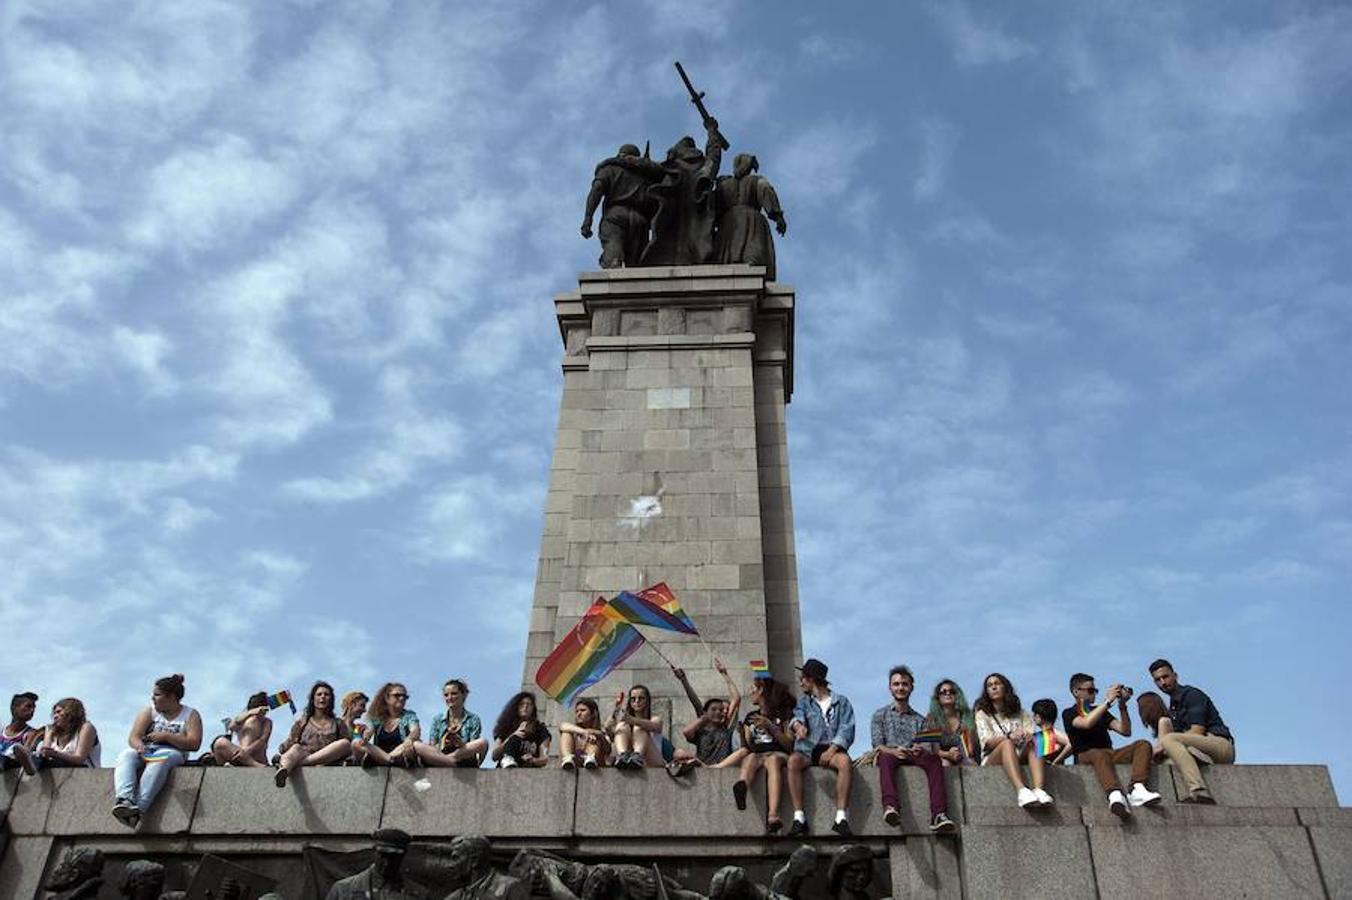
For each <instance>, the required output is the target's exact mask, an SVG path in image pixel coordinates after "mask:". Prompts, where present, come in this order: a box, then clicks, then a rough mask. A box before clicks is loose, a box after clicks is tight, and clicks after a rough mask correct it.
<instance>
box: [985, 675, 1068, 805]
mask: <svg viewBox="0 0 1352 900" xmlns="http://www.w3.org/2000/svg"><path fill="white" fill-rule="evenodd" d="M1036 732H1037V726H1036V725H1034V724H1033V717H1032V716H1030V715H1029V714H1028V713H1027V712H1025V711H1024V709H1023V706H1022V705H1021V704H1020V702H1019V695H1018V694H1016V693H1014V685H1012V684H1010V682H1009V679H1008V678H1006V677H1005V676H1003V675H1001V674H1000V673H999V672H993V673H991V674H990V675H987V676H986V681H985V683H984V687H983V689H982V691H981V699H980V700H978V701H976V736H977V740H978V741H980V743H981V752H982V755H983V759H982V761H981V764H982V765H983V766H1003V767H1004V769H1005V774H1006V775H1007V776H1009V783H1010V784H1012V785H1013V786H1014V789H1015V790H1016V791H1017V792H1018V800H1019V806H1021V807H1023V808H1024V809H1027V808H1029V807H1043V806H1051V805H1052V803H1053V802H1055V801H1053V800H1052V797H1051V795H1050V794H1048V793H1047V792H1046V791H1045V790H1043V787H1042V786H1043V784H1044V783H1045V779H1046V776H1047V772H1046V765H1045V764H1044V763H1043V761H1042V757H1040V756H1038V755H1037V750H1036V747H1035V744H1036V742H1035V741H1034V740H1033V736H1034V734H1035V733H1036ZM1023 760H1027V762H1028V771H1029V773H1030V774H1031V775H1032V779H1033V786H1032V788H1029V787H1028V786H1027V785H1025V784H1024V781H1023V772H1022V771H1021V770H1020V768H1019V763H1020V762H1021V761H1023Z"/></svg>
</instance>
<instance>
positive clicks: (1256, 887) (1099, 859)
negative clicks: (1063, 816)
mask: <svg viewBox="0 0 1352 900" xmlns="http://www.w3.org/2000/svg"><path fill="white" fill-rule="evenodd" d="M1088 832H1089V843H1090V847H1091V848H1092V850H1093V853H1094V871H1095V872H1096V873H1097V877H1098V889H1099V897H1100V898H1102V900H1111V898H1116V897H1121V898H1131V900H1135V898H1138V897H1140V896H1142V892H1143V891H1144V890H1146V889H1147V888H1148V886H1149V885H1151V884H1154V885H1156V886H1159V887H1161V888H1162V887H1163V886H1164V885H1167V886H1168V896H1172V897H1322V896H1324V894H1323V890H1322V886H1321V885H1320V880H1319V873H1318V871H1317V870H1316V868H1315V861H1314V854H1313V853H1312V852H1311V849H1310V841H1309V839H1308V838H1307V837H1306V834H1305V830H1304V829H1302V828H1281V827H1271V826H1233V827H1225V828H1209V827H1205V826H1199V827H1195V828H1170V829H1164V828H1140V829H1133V830H1128V829H1121V828H1118V829H1114V828H1090V829H1088ZM1145 872H1149V873H1150V875H1149V880H1148V881H1145V882H1143V880H1142V875H1143V873H1145ZM1070 896H1079V895H1078V894H1071V895H1070ZM1334 896H1337V895H1336V894H1335V895H1334Z"/></svg>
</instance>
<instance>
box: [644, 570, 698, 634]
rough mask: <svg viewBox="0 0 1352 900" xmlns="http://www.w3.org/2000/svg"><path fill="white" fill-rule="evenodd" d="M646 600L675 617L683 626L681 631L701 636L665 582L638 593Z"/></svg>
mask: <svg viewBox="0 0 1352 900" xmlns="http://www.w3.org/2000/svg"><path fill="white" fill-rule="evenodd" d="M636 593H637V594H638V595H639V596H640V597H642V598H643V599H644V600H647V601H648V602H649V603H652V604H653V605H655V606H658V607H660V608H662V609H663V610H665V611H666V612H668V613H670V614H671V615H672V616H673V617H675V618H676V619H677V620H678V621H679V622H680V623H681V625H682V626H683V627H682V628H680V629H679V630H680V631H684V632H685V633H686V634H699V629H698V628H696V627H695V623H694V621H693V620H692V619H691V618H690V617H689V616H688V615H686V613H685V610H684V609H682V608H681V601H679V600H677V599H676V595H675V594H673V593H672V592H671V588H669V587H667V583H666V582H665V581H661V582H658V583H657V584H655V585H653V586H652V587H646V588H644V589H643V590H641V591H637V592H636Z"/></svg>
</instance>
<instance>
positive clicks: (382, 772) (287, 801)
mask: <svg viewBox="0 0 1352 900" xmlns="http://www.w3.org/2000/svg"><path fill="white" fill-rule="evenodd" d="M204 771H205V777H204V778H203V779H202V790H201V793H200V795H199V797H198V801H197V812H196V814H195V815H194V816H193V820H192V833H193V834H195V835H206V834H288V833H301V834H307V833H308V834H370V833H371V832H372V831H374V830H375V829H376V828H377V826H378V825H379V823H380V811H381V808H382V806H383V805H384V802H385V782H386V780H387V777H388V770H387V769H372V770H365V769H355V768H324V767H315V768H304V769H300V770H299V771H297V772H295V773H294V774H293V775H292V777H291V782H290V783H289V784H288V785H287V786H286V787H285V788H281V789H279V788H278V787H277V786H276V785H274V784H273V783H272V777H271V773H270V772H259V771H255V770H252V769H237V768H231V769H207V770H204ZM176 774H177V773H176Z"/></svg>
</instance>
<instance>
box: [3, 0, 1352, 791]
mask: <svg viewBox="0 0 1352 900" xmlns="http://www.w3.org/2000/svg"><path fill="white" fill-rule="evenodd" d="M437 7H443V9H437ZM1021 8H1022V9H1023V10H1024V12H1023V13H1022V14H1021V15H1018V16H1014V15H1011V14H1009V13H1008V10H1007V9H1005V8H1004V7H1003V6H996V5H990V6H987V5H978V4H975V3H972V4H963V3H960V2H953V3H942V4H925V3H918V2H917V3H897V4H888V5H882V4H879V5H877V6H875V7H871V8H870V12H869V13H867V14H864V13H859V14H857V15H851V16H842V15H838V14H832V13H829V12H827V11H826V10H825V8H824V7H822V5H821V4H817V3H778V4H774V5H766V6H764V7H762V8H760V9H759V10H756V9H753V8H752V7H751V6H750V5H748V4H726V3H717V2H685V3H679V4H674V3H656V2H639V3H630V4H625V5H619V4H616V5H607V6H602V5H586V4H581V3H576V4H574V3H550V4H545V3H522V2H495V3H492V4H464V3H457V4H405V3H376V2H366V0H363V2H353V3H317V2H299V0H296V2H281V0H277V2H257V3H242V2H219V3H212V2H205V0H203V2H194V3H156V4H151V3H126V4H123V3H119V4H108V3H103V2H78V0H62V2H59V3H58V2H51V3H37V4H35V3H29V2H22V0H15V2H6V3H4V4H3V5H0V614H2V615H3V619H4V621H5V622H6V623H7V627H6V640H5V649H4V652H3V653H2V654H0V683H2V684H3V686H4V692H5V693H6V694H8V693H10V692H11V691H12V690H18V689H22V688H32V689H36V690H37V691H39V692H40V693H41V694H42V695H43V698H44V703H45V702H46V701H48V700H54V699H56V698H57V697H59V696H62V695H66V694H75V695H78V696H81V697H84V698H85V699H86V700H87V701H88V703H89V705H90V708H91V714H92V717H93V719H94V721H95V722H96V723H97V724H99V725H100V726H102V727H103V729H104V731H105V734H106V735H107V744H108V746H116V745H118V744H119V743H120V741H121V736H122V734H123V733H124V729H125V727H126V724H127V723H128V722H129V721H130V718H131V716H132V715H133V713H134V711H135V709H136V707H137V706H138V705H140V704H142V703H144V698H145V697H146V695H147V692H148V690H149V683H150V681H151V680H152V679H153V678H154V677H156V676H159V675H162V674H165V673H168V672H172V671H182V672H185V673H187V676H188V691H189V694H188V701H189V702H190V703H192V704H194V705H197V706H199V707H200V708H201V709H202V710H203V712H204V714H206V715H207V717H208V718H209V719H212V718H216V717H218V716H221V715H225V714H227V713H229V712H233V711H235V710H236V709H237V708H238V707H239V706H240V705H241V703H242V701H243V700H244V697H245V696H246V695H247V694H248V693H249V692H250V691H252V690H255V689H259V688H264V689H269V690H275V689H277V688H281V687H291V688H293V689H295V690H297V691H303V690H304V689H305V687H306V686H307V685H308V684H309V682H310V681H311V680H312V679H314V678H315V677H319V676H323V677H327V678H330V679H332V680H333V681H335V682H336V683H337V684H338V686H339V689H340V690H344V689H347V688H349V687H353V686H360V687H364V688H366V689H368V690H369V689H371V688H372V687H374V686H375V685H376V684H378V682H379V681H380V680H383V679H384V678H386V677H397V678H400V679H402V680H404V681H406V682H407V683H408V684H409V686H410V687H411V689H412V693H413V703H412V706H413V707H414V708H415V709H418V710H420V711H423V712H424V715H429V714H430V713H432V712H433V711H434V710H435V709H436V707H437V704H438V689H439V685H440V683H441V681H442V679H444V678H445V677H446V676H448V675H452V674H455V675H462V676H464V677H467V678H468V679H469V681H470V683H471V685H472V687H473V689H474V696H473V697H472V698H471V708H477V709H478V710H479V711H480V713H481V714H483V715H485V716H487V715H489V714H491V713H493V712H494V711H495V710H496V707H497V705H498V704H499V703H500V702H501V701H502V699H504V698H505V696H506V694H507V693H508V692H509V691H510V690H511V689H512V688H513V686H514V685H515V683H516V682H517V679H518V678H519V676H520V670H521V659H522V651H523V646H524V639H525V632H526V623H527V615H528V612H529V606H530V597H531V591H532V585H533V580H534V568H535V557H536V552H537V545H538V540H539V533H540V528H541V524H542V505H543V499H544V495H545V488H546V473H547V468H548V463H549V456H550V451H551V442H552V437H553V430H554V426H555V422H556V417H557V412H558V398H559V392H560V387H561V377H560V373H559V366H558V363H559V358H560V353H561V348H560V343H559V338H558V333H557V329H556V325H555V322H554V319H553V312H552V306H551V303H550V298H551V296H552V295H553V294H554V293H555V292H559V291H564V290H568V289H570V288H571V287H572V286H574V285H575V281H576V273H577V272H578V271H581V270H585V269H589V268H592V267H594V266H595V260H596V257H597V254H598V248H597V246H596V243H595V242H594V241H591V242H586V241H583V240H582V239H581V238H580V237H579V236H578V234H577V227H578V224H579V222H580V220H581V213H582V204H583V199H584V196H585V194H586V190H587V186H588V184H589V180H590V175H591V169H592V167H593V165H594V164H595V163H596V161H597V160H598V159H600V158H602V157H604V156H607V155H609V154H611V153H613V152H614V149H615V148H616V147H617V146H618V145H619V144H620V143H623V142H628V141H636V142H638V143H640V144H641V143H643V142H644V141H645V140H651V141H652V143H653V146H654V148H665V147H666V146H668V145H669V144H670V143H672V142H673V141H674V140H675V139H676V138H678V137H679V136H680V135H682V134H685V133H687V132H695V133H698V126H699V123H698V120H697V118H696V117H695V114H694V112H693V110H692V109H691V108H690V105H689V103H688V101H687V100H686V98H685V96H684V94H683V93H682V90H681V86H680V83H679V82H678V81H677V79H676V76H675V73H674V72H673V70H672V66H671V63H672V60H673V59H674V58H679V59H681V60H682V61H683V63H684V64H685V65H686V67H687V68H688V70H689V71H690V73H691V75H692V77H693V78H694V79H695V80H696V82H697V84H698V85H699V86H700V87H701V88H702V89H704V90H706V91H707V92H708V102H709V104H710V107H711V108H712V110H713V112H714V113H715V114H716V115H717V116H718V117H719V118H720V120H721V121H722V123H723V130H724V131H725V133H726V134H727V136H728V137H729V139H730V140H731V142H732V143H733V145H734V148H733V149H734V151H740V150H749V151H752V152H755V153H756V154H757V155H758V156H759V158H760V160H761V164H762V172H763V173H764V174H765V175H767V176H768V177H769V178H770V179H771V180H772V181H773V182H774V183H775V185H776V186H777V188H778V190H779V194H780V197H781V198H782V199H783V202H784V205H785V208H786V210H787V213H788V217H789V222H790V231H789V234H788V236H787V237H786V238H784V239H782V240H781V241H780V244H779V259H780V277H781V279H782V280H784V281H786V282H790V283H792V284H794V285H795V286H796V288H797V292H798V302H799V307H798V310H799V318H798V327H799V332H798V340H797V353H798V357H797V367H796V375H797V379H796V393H795V396H794V402H793V403H792V405H791V407H790V428H791V456H792V467H793V477H794V501H795V513H796V522H797V528H798V541H799V551H800V555H799V564H800V577H801V581H802V598H803V609H804V619H805V640H806V644H807V651H808V653H810V654H811V655H815V656H819V657H822V658H824V659H826V660H827V661H828V662H832V661H834V665H833V667H832V677H833V680H834V681H835V682H836V683H837V685H838V686H839V687H840V688H841V689H842V690H843V691H844V692H846V693H847V694H849V695H852V697H853V699H854V701H855V705H856V707H858V708H859V709H860V710H861V711H863V712H866V711H867V710H870V709H872V708H873V707H875V706H877V705H880V704H881V703H883V702H884V699H885V688H884V683H883V682H884V677H885V674H884V673H885V670H886V668H887V667H888V666H889V665H891V664H892V663H894V662H897V661H906V662H909V663H910V664H911V665H912V666H913V667H914V668H915V669H916V670H917V672H918V674H919V677H920V682H921V687H922V690H924V691H928V689H929V687H930V686H931V685H932V684H933V682H934V681H935V680H937V679H938V678H939V677H940V676H944V675H953V676H955V677H957V678H958V679H959V680H960V681H961V682H962V683H963V684H964V685H965V686H966V687H967V688H968V691H969V693H974V692H975V691H976V690H978V688H979V684H980V680H981V678H982V676H983V675H984V674H986V673H987V672H988V671H991V670H997V669H998V670H1001V671H1004V672H1006V673H1008V674H1009V675H1010V676H1011V677H1012V679H1013V680H1014V683H1015V685H1016V687H1017V689H1018V691H1019V692H1020V693H1021V694H1022V695H1023V697H1024V699H1025V700H1032V699H1034V698H1036V697H1039V696H1044V695H1045V696H1051V697H1053V698H1056V699H1057V700H1058V701H1062V702H1064V701H1065V700H1066V697H1067V694H1066V687H1065V679H1066V676H1067V675H1068V674H1069V673H1070V672H1073V671H1075V670H1079V669H1083V670H1086V671H1088V672H1091V673H1094V674H1096V675H1097V676H1098V677H1099V681H1100V683H1101V684H1102V683H1105V682H1108V681H1112V680H1116V679H1123V680H1126V681H1128V682H1129V683H1132V684H1134V685H1136V686H1137V688H1138V689H1142V688H1144V687H1146V686H1147V685H1148V676H1147V674H1146V672H1145V666H1146V663H1147V662H1148V661H1149V660H1150V659H1152V658H1154V657H1156V656H1160V655H1164V656H1168V657H1171V658H1173V659H1174V661H1175V663H1176V664H1177V666H1178V668H1179V671H1180V673H1181V674H1182V677H1183V679H1184V681H1187V682H1192V683H1196V684H1199V685H1200V686H1202V687H1204V688H1206V689H1207V690H1208V691H1209V692H1210V693H1211V694H1212V696H1213V697H1214V698H1215V700H1216V701H1217V703H1218V704H1219V706H1220V708H1221V710H1222V712H1223V714H1224V715H1225V717H1226V718H1227V720H1229V722H1230V723H1231V725H1232V727H1233V728H1234V730H1235V731H1236V733H1237V735H1238V741H1239V748H1240V755H1241V759H1242V760H1244V761H1248V762H1258V761H1267V762H1296V761H1317V762H1327V763H1330V764H1331V765H1332V767H1333V773H1334V777H1335V780H1336V781H1337V783H1338V785H1339V787H1340V788H1341V793H1342V797H1343V799H1344V800H1345V801H1346V800H1352V750H1349V749H1348V748H1349V747H1352V726H1349V724H1348V719H1347V717H1346V716H1345V715H1341V714H1332V715H1327V716H1325V714H1324V712H1323V711H1324V710H1336V709H1340V708H1341V706H1342V703H1341V701H1340V697H1341V695H1342V689H1343V687H1344V686H1345V684H1346V682H1347V680H1348V676H1349V674H1352V672H1350V671H1349V668H1350V667H1349V665H1348V662H1347V651H1346V647H1347V643H1348V636H1349V627H1348V625H1347V614H1348V613H1347V599H1348V595H1349V588H1350V587H1352V503H1349V499H1350V497H1352V441H1349V438H1350V437H1352V428H1350V427H1349V416H1348V400H1347V397H1348V394H1349V391H1350V390H1352V376H1350V375H1349V373H1350V372H1352V367H1349V365H1348V362H1347V357H1348V350H1349V347H1350V346H1352V297H1350V296H1349V286H1350V285H1352V266H1349V262H1348V260H1349V253H1348V235H1349V233H1352V215H1350V214H1349V212H1348V210H1349V209H1350V208H1352V179H1350V178H1349V164H1348V154H1347V148H1348V145H1349V138H1352V90H1350V88H1352V9H1348V8H1347V7H1346V6H1345V5H1340V4H1334V3H1329V4H1319V3H1301V2H1286V3H1277V4H1272V3H1261V4H1260V3H1239V2H1237V3H1228V4H1225V5H1224V16H1223V18H1217V17H1215V15H1214V13H1215V12H1216V10H1218V9H1220V8H1219V7H1207V8H1206V9H1205V10H1203V9H1195V8H1192V6H1191V5H1182V4H1180V5H1177V6H1175V7H1173V8H1167V6H1166V7H1160V5H1158V4H1156V5H1154V6H1153V7H1152V8H1151V9H1149V10H1147V9H1143V8H1141V7H1140V6H1139V5H1136V6H1133V7H1132V8H1130V9H1128V8H1125V7H1113V6H1109V5H1106V4H1075V5H1073V6H1067V5H1064V4H1056V5H1049V4H1044V5H1025V6H1023V7H1021ZM1339 397H1342V398H1343V399H1342V400H1338V399H1337V398H1339ZM847 651H848V652H847ZM285 719H286V717H283V724H285Z"/></svg>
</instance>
